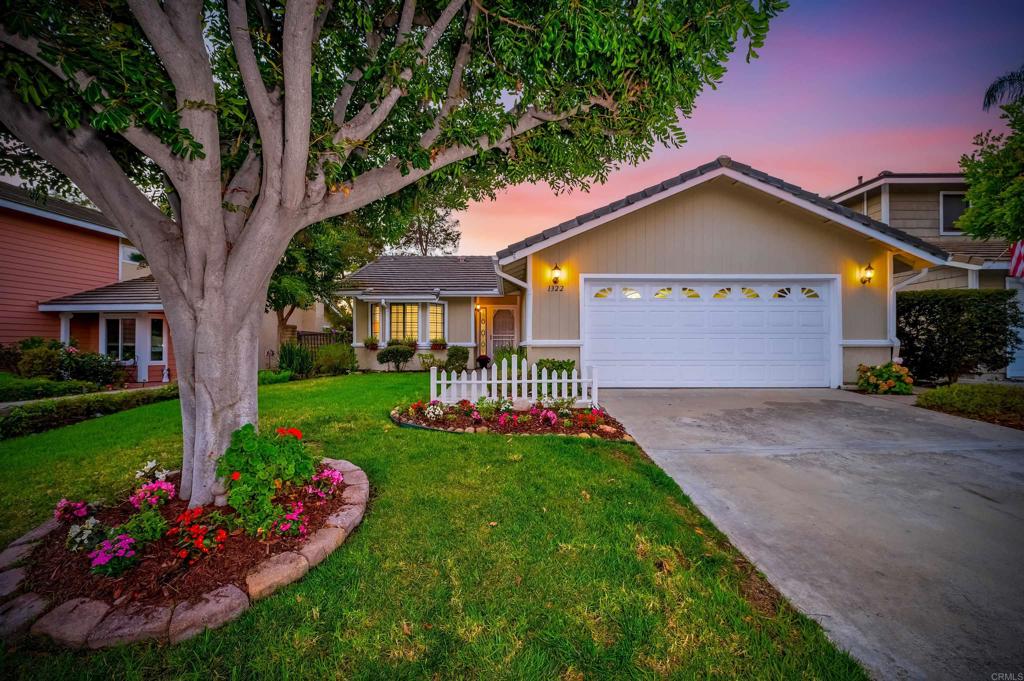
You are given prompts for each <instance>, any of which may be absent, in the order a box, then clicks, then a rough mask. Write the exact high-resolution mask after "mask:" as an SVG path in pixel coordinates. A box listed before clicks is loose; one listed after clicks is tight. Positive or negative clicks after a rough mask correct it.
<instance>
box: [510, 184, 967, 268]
mask: <svg viewBox="0 0 1024 681" xmlns="http://www.w3.org/2000/svg"><path fill="white" fill-rule="evenodd" d="M723 176H724V177H728V178H730V179H732V180H734V181H735V182H738V183H742V184H744V185H746V186H748V187H751V188H752V189H757V190H760V191H762V192H764V193H765V194H768V195H769V196H772V197H775V198H777V199H779V200H781V201H785V202H787V203H790V204H793V205H795V206H797V207H799V208H803V209H804V210H806V211H808V212H810V213H813V214H815V215H818V216H820V217H823V218H826V219H828V220H829V221H831V222H834V223H836V224H837V225H840V226H843V227H846V228H848V229H851V230H853V231H855V232H858V233H860V234H863V235H864V236H867V237H870V238H872V239H876V240H878V241H880V242H881V243H883V244H886V245H888V246H891V247H893V248H895V249H897V250H899V251H902V252H904V253H908V254H910V255H913V256H915V257H917V258H920V259H921V260H924V261H926V262H929V263H932V264H934V265H942V264H946V263H947V260H945V259H943V258H940V257H938V256H936V255H934V254H932V253H929V252H928V251H925V250H922V249H920V248H918V247H916V246H912V245H911V244H908V243H906V242H905V241H902V240H900V239H898V238H896V237H894V236H890V235H889V234H885V233H884V232H880V231H878V230H877V229H874V228H873V227H870V226H868V225H865V224H862V223H860V222H857V221H856V220H853V219H850V218H847V217H845V216H843V215H841V214H839V213H836V212H833V211H830V210H828V209H827V208H825V207H823V206H818V205H816V204H813V203H811V202H810V201H805V200H803V199H801V198H798V197H796V196H794V195H793V194H791V193H789V192H788V191H786V190H784V189H779V188H778V187H775V186H774V185H770V184H767V183H765V182H761V181H760V180H756V179H754V178H752V177H748V176H747V175H744V174H743V173H740V172H737V171H735V170H732V169H731V168H716V169H715V170H712V171H710V172H707V173H705V174H704V175H700V176H698V177H695V178H693V179H692V180H689V181H687V182H683V183H681V184H678V185H676V186H675V187H672V188H671V189H667V190H665V191H663V192H659V193H657V194H654V195H653V196H649V197H647V198H646V199H643V200H641V201H637V202H636V203H634V204H631V205H628V206H624V207H622V208H620V209H619V210H617V211H612V212H610V213H608V214H607V215H603V216H601V217H599V218H596V219H594V220H589V221H587V222H585V223H583V224H582V225H579V226H577V227H574V228H572V229H570V230H567V231H565V232H562V233H561V234H557V235H555V236H552V237H550V238H548V239H542V240H541V241H538V242H537V243H535V244H533V245H531V246H525V247H523V248H522V249H520V250H518V251H515V252H513V253H512V254H511V255H508V256H505V257H504V258H501V260H499V261H498V262H499V263H500V264H502V265H507V264H508V263H510V262H513V261H515V260H519V259H520V258H522V257H523V256H528V255H531V254H533V253H536V252H538V251H541V250H544V249H546V248H550V247H551V246H554V245H555V244H558V243H561V242H563V241H565V240H567V239H571V238H573V237H575V236H578V235H579V234H582V233H584V232H586V231H589V230H591V229H594V228H595V227H599V226H601V225H603V224H606V223H608V222H611V221H612V220H617V219H619V218H621V217H622V216H624V215H628V214H630V213H633V212H635V211H638V210H640V209H641V208H646V207H647V206H650V205H652V204H655V203H657V202H659V201H662V200H664V199H667V198H669V197H671V196H674V195H676V194H678V193H680V192H683V191H686V190H687V189H692V188H693V187H696V186H699V185H701V184H704V183H705V182H709V181H711V180H713V179H715V178H718V177H723Z"/></svg>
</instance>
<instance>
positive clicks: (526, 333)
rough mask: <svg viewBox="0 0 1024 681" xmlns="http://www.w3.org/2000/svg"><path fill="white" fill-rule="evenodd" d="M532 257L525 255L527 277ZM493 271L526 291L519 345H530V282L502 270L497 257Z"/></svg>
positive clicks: (531, 313) (531, 317)
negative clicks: (521, 337) (521, 339)
mask: <svg viewBox="0 0 1024 681" xmlns="http://www.w3.org/2000/svg"><path fill="white" fill-rule="evenodd" d="M532 258H533V256H532V255H528V256H526V278H527V279H529V278H530V270H531V269H532V265H533V262H532ZM494 272H495V273H496V274H497V275H498V276H499V277H501V278H502V279H504V280H506V281H510V282H512V283H513V284H515V285H516V286H519V287H520V288H522V289H523V290H524V291H526V295H525V296H524V300H523V307H525V308H526V314H524V315H523V317H524V319H523V341H522V343H521V345H524V346H526V347H530V344H531V343H532V342H533V287H532V286H530V284H528V283H527V282H525V281H523V280H522V279H516V278H515V277H513V276H512V275H511V274H507V273H506V272H502V271H501V266H500V265H498V260H497V259H495V261H494Z"/></svg>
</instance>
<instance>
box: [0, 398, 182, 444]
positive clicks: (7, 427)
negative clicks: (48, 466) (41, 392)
mask: <svg viewBox="0 0 1024 681" xmlns="http://www.w3.org/2000/svg"><path fill="white" fill-rule="evenodd" d="M177 397H178V386H177V385H167V386H164V387H162V388H153V389H142V390H125V391H123V392H116V393H93V394H90V395H82V396H81V397H66V398H64V399H60V400H42V401H40V402H31V403H29V404H24V405H22V406H20V407H15V408H14V409H12V410H11V411H10V412H8V413H7V414H6V415H5V416H3V417H0V440H6V439H8V438H12V437H19V436H21V435H28V434H30V433H42V432H43V431H46V430H51V429H53V428H60V427H61V426H69V425H71V424H73V423H78V422H79V421H85V420H88V419H91V418H93V417H94V416H106V415H107V414H115V413H117V412H119V411H125V410H126V409H134V408H135V407H141V406H142V405H144V404H152V403H154V402H163V401H164V400H174V399H177Z"/></svg>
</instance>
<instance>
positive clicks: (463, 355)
mask: <svg viewBox="0 0 1024 681" xmlns="http://www.w3.org/2000/svg"><path fill="white" fill-rule="evenodd" d="M467 364H469V348H463V347H460V346H457V345H456V346H452V347H449V348H448V359H447V360H445V363H444V368H445V369H447V370H448V371H454V372H456V373H460V372H463V371H465V370H466V365H467Z"/></svg>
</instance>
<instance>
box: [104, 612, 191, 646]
mask: <svg viewBox="0 0 1024 681" xmlns="http://www.w3.org/2000/svg"><path fill="white" fill-rule="evenodd" d="M170 623H171V606H169V605H160V606H155V605H137V604H132V605H126V606H124V607H122V608H115V609H114V610H111V611H110V613H109V614H108V615H107V616H106V617H104V618H103V621H102V622H100V623H99V624H98V625H97V626H96V628H95V629H93V630H92V633H91V634H89V640H88V645H89V647H90V648H106V647H108V646H115V645H118V644H121V643H133V642H135V641H142V640H145V639H151V638H164V637H165V636H167V626H168V625H169V624H170Z"/></svg>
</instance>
